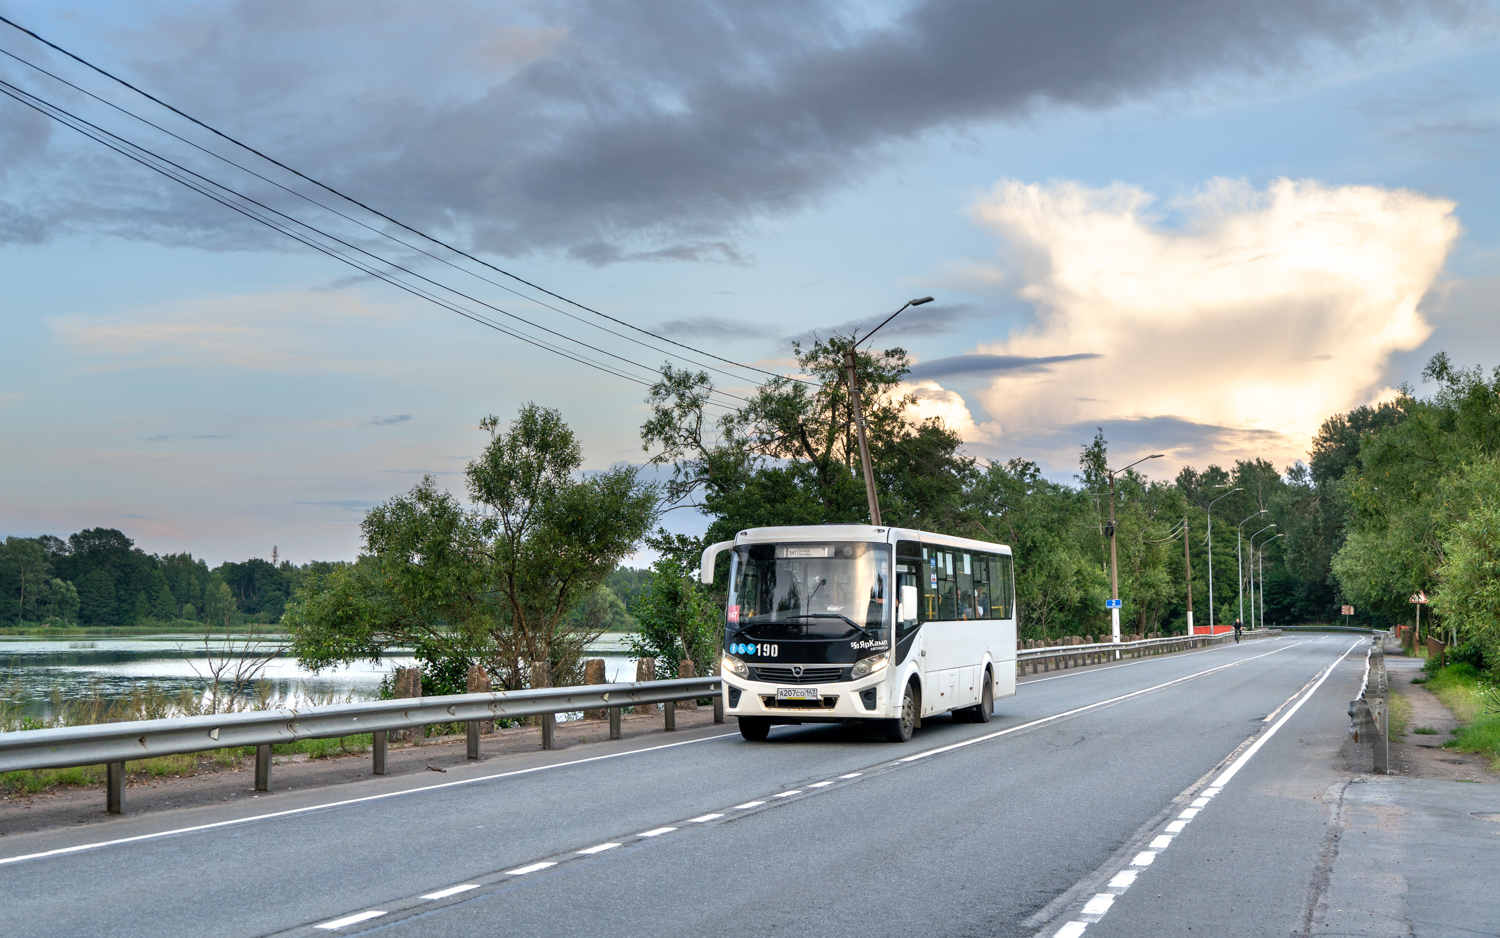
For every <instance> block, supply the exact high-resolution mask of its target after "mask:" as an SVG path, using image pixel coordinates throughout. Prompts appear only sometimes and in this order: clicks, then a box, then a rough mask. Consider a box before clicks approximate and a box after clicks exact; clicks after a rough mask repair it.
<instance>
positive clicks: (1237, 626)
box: [1234, 619, 1245, 642]
mask: <svg viewBox="0 0 1500 938" xmlns="http://www.w3.org/2000/svg"><path fill="white" fill-rule="evenodd" d="M1244 627H1245V624H1244V623H1243V622H1241V621H1240V620H1239V619H1235V620H1234V640H1235V641H1236V642H1238V641H1239V640H1240V629H1243V628H1244Z"/></svg>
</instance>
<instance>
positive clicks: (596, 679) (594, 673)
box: [583, 658, 607, 720]
mask: <svg viewBox="0 0 1500 938" xmlns="http://www.w3.org/2000/svg"><path fill="white" fill-rule="evenodd" d="M583 683H585V684H604V683H607V682H606V681H605V677H604V659H603V658H585V659H584V662H583ZM603 717H604V711H603V710H585V711H583V718H584V719H585V720H599V719H603Z"/></svg>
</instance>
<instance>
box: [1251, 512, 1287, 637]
mask: <svg viewBox="0 0 1500 938" xmlns="http://www.w3.org/2000/svg"><path fill="white" fill-rule="evenodd" d="M1276 537H1286V535H1285V534H1278V535H1276ZM1276 537H1268V538H1266V539H1265V540H1264V541H1262V542H1261V545H1260V550H1259V552H1258V553H1257V554H1256V557H1257V558H1259V561H1260V627H1261V628H1265V627H1266V545H1267V544H1269V543H1271V542H1272V541H1274V540H1276Z"/></svg>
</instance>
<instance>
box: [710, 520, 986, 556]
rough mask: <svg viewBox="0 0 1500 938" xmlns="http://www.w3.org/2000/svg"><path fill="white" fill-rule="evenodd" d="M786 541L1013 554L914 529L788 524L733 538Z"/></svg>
mask: <svg viewBox="0 0 1500 938" xmlns="http://www.w3.org/2000/svg"><path fill="white" fill-rule="evenodd" d="M786 541H872V542H875V543H880V544H890V543H895V542H896V541H920V542H921V543H923V544H933V545H936V546H938V547H957V548H962V549H967V550H980V551H988V552H990V553H1000V554H1008V553H1010V552H1011V550H1010V548H1009V547H1008V546H1006V545H1005V544H997V543H992V542H990V541H976V540H974V539H973V538H967V537H954V536H953V535H951V534H934V533H933V532H931V531H917V530H914V529H911V528H887V527H879V528H877V527H875V526H874V525H872V524H788V525H779V526H777V527H770V528H747V529H745V530H743V531H740V532H739V533H738V534H736V535H735V537H734V542H735V543H736V544H765V543H769V542H786Z"/></svg>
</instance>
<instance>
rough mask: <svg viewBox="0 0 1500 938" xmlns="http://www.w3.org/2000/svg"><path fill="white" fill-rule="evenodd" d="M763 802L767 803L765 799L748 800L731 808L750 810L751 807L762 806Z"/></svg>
mask: <svg viewBox="0 0 1500 938" xmlns="http://www.w3.org/2000/svg"><path fill="white" fill-rule="evenodd" d="M763 804H765V802H764V801H747V802H745V803H744V804H737V805H735V806H734V807H732V808H730V809H729V810H731V811H748V810H749V809H751V808H758V807H760V806H761V805H763Z"/></svg>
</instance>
